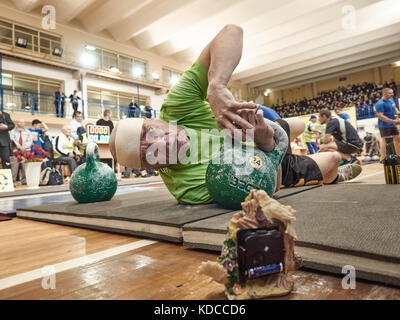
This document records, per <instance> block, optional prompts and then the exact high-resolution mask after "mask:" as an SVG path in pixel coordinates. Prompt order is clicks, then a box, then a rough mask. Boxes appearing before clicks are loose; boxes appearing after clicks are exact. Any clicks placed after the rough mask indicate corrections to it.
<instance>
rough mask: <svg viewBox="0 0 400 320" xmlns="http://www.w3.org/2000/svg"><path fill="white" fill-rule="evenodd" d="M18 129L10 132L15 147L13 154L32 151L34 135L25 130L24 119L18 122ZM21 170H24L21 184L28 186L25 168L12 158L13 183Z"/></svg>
mask: <svg viewBox="0 0 400 320" xmlns="http://www.w3.org/2000/svg"><path fill="white" fill-rule="evenodd" d="M16 124H17V125H16V127H15V128H14V129H13V130H11V131H10V138H11V141H12V145H13V152H14V151H19V152H24V151H31V147H32V145H33V139H32V134H31V133H30V132H29V130H27V129H26V128H25V122H24V119H19V120H18V121H17V122H16ZM19 168H21V170H22V177H21V183H22V184H26V180H25V168H24V166H23V165H22V163H18V162H17V160H16V158H15V157H14V156H12V157H11V172H12V176H13V181H14V182H15V181H16V180H17V175H18V171H19Z"/></svg>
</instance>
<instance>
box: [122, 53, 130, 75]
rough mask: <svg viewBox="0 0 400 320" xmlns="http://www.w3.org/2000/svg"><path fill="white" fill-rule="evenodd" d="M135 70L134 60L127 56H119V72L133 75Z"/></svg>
mask: <svg viewBox="0 0 400 320" xmlns="http://www.w3.org/2000/svg"><path fill="white" fill-rule="evenodd" d="M132 68H133V59H132V58H129V57H125V56H121V55H120V56H119V71H121V72H122V73H125V74H131V73H132Z"/></svg>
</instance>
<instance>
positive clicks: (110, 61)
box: [103, 50, 118, 70]
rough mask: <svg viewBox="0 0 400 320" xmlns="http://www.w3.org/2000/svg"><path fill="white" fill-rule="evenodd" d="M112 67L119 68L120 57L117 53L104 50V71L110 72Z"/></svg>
mask: <svg viewBox="0 0 400 320" xmlns="http://www.w3.org/2000/svg"><path fill="white" fill-rule="evenodd" d="M111 67H114V68H117V67H118V56H117V54H116V53H113V52H110V51H106V50H103V69H105V70H109V69H110V68H111Z"/></svg>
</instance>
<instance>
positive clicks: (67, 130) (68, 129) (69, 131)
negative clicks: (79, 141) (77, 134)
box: [62, 127, 71, 137]
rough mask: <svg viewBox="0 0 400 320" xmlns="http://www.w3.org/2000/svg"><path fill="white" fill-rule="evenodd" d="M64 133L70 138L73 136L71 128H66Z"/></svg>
mask: <svg viewBox="0 0 400 320" xmlns="http://www.w3.org/2000/svg"><path fill="white" fill-rule="evenodd" d="M62 132H63V133H64V134H65V135H66V136H67V137H69V136H70V135H71V127H66V128H64V129H63V130H62Z"/></svg>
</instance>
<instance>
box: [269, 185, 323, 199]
mask: <svg viewBox="0 0 400 320" xmlns="http://www.w3.org/2000/svg"><path fill="white" fill-rule="evenodd" d="M320 187H322V185H320V184H316V185H312V186H303V187H296V188H283V189H280V190H279V191H278V192H277V193H275V194H274V195H273V198H274V199H276V200H279V199H283V198H286V197H290V196H293V195H295V194H299V193H302V192H306V191H310V190H312V189H315V188H320Z"/></svg>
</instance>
